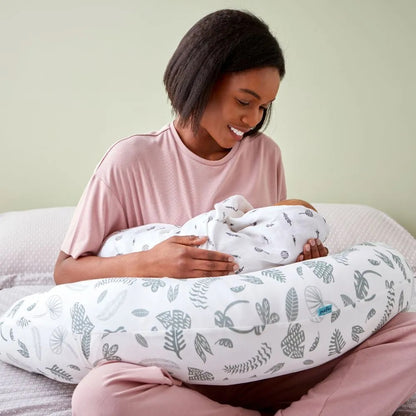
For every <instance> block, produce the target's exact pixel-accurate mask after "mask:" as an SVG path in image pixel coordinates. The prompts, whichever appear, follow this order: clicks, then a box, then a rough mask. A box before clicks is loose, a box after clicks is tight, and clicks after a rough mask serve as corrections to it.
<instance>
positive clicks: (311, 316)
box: [0, 211, 414, 385]
mask: <svg viewBox="0 0 416 416" xmlns="http://www.w3.org/2000/svg"><path fill="white" fill-rule="evenodd" d="M303 212H304V215H303V217H305V218H309V217H308V215H307V214H306V213H305V211H303ZM284 221H285V222H286V223H287V221H286V220H284ZM269 228H273V227H269ZM340 259H341V260H342V261H340ZM369 260H377V261H369ZM392 266H393V267H392ZM413 280H414V279H413V274H412V271H411V270H410V268H409V267H408V265H407V262H406V260H405V259H404V257H403V256H402V255H401V254H400V253H399V252H398V251H397V250H394V249H393V248H390V247H386V246H384V245H382V244H374V243H371V244H368V243H367V244H363V245H356V246H354V247H352V248H351V249H349V250H345V251H343V253H342V254H335V255H332V256H328V257H325V258H321V259H318V260H312V261H311V260H309V261H305V262H301V263H296V264H289V265H285V266H281V267H278V268H271V269H265V270H261V271H258V272H252V273H248V274H244V273H242V274H238V275H232V276H224V277H217V278H201V279H170V278H160V279H159V278H158V279H151V278H136V279H134V278H110V279H102V280H91V281H84V282H82V283H73V284H66V285H60V286H56V287H54V288H53V289H51V290H50V291H48V292H45V293H38V294H35V295H31V296H27V297H25V298H23V299H20V300H19V301H18V302H16V303H15V304H14V305H12V306H11V308H10V309H9V310H8V311H6V313H5V314H4V315H3V316H2V317H0V359H1V360H3V361H5V362H7V363H9V364H12V365H15V366H17V367H20V368H23V369H25V370H27V371H32V372H37V373H40V374H43V375H44V376H46V377H50V378H52V379H55V380H58V381H61V382H65V383H78V382H79V381H80V380H81V379H82V378H83V377H84V376H85V375H86V374H87V373H88V372H89V371H90V370H91V368H93V367H94V366H95V365H97V364H98V363H100V362H103V361H104V362H105V361H109V360H117V361H128V362H131V363H137V364H140V365H156V366H160V367H162V368H164V369H165V370H166V371H168V372H169V373H170V374H172V376H174V377H176V378H178V379H180V380H183V381H185V382H188V383H199V384H215V385H221V384H234V383H244V382H249V381H252V379H253V377H255V378H256V379H258V380H260V379H264V378H269V377H275V376H279V375H283V374H287V373H290V372H295V371H301V370H303V369H306V368H311V367H313V366H317V365H320V364H323V363H325V362H327V361H329V360H332V359H334V358H336V357H339V356H340V355H341V354H344V353H345V352H347V351H349V350H350V349H351V348H354V347H356V346H357V345H358V344H359V343H361V342H363V341H364V340H365V339H367V338H368V337H369V336H370V335H371V334H372V333H374V332H375V331H377V330H378V329H380V328H381V327H382V326H383V325H385V324H386V323H387V322H388V321H389V320H390V319H391V318H392V317H393V316H395V315H396V314H397V313H398V312H400V311H402V310H406V308H407V307H408V305H409V302H410V297H411V293H412V284H413Z"/></svg>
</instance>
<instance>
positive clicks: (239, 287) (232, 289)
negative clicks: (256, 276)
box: [230, 285, 246, 293]
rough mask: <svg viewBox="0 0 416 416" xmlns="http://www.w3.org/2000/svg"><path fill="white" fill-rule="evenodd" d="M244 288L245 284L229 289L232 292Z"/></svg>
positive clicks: (240, 290) (237, 291) (238, 291)
mask: <svg viewBox="0 0 416 416" xmlns="http://www.w3.org/2000/svg"><path fill="white" fill-rule="evenodd" d="M245 288H246V286H245V285H241V286H234V287H231V288H230V290H231V291H232V292H234V293H240V292H242V291H243V290H244V289H245Z"/></svg>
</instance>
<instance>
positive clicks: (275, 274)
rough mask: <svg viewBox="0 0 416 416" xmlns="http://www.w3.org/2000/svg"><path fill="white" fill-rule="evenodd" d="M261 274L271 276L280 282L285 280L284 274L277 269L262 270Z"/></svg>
mask: <svg viewBox="0 0 416 416" xmlns="http://www.w3.org/2000/svg"><path fill="white" fill-rule="evenodd" d="M261 275H262V276H266V277H271V278H272V279H274V280H276V281H277V282H280V283H285V282H286V276H285V274H284V273H283V272H282V271H281V270H279V269H268V270H262V272H261Z"/></svg>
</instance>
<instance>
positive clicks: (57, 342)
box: [49, 326, 68, 354]
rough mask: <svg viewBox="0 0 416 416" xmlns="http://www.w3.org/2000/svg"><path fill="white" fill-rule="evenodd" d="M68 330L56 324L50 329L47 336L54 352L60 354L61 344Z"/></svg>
mask: <svg viewBox="0 0 416 416" xmlns="http://www.w3.org/2000/svg"><path fill="white" fill-rule="evenodd" d="M67 334H68V332H67V330H66V329H65V328H64V327H63V326H58V327H57V328H55V329H54V330H53V331H52V334H51V337H50V338H49V347H50V349H51V351H52V352H53V353H54V354H62V345H63V343H64V341H65V338H66V336H67Z"/></svg>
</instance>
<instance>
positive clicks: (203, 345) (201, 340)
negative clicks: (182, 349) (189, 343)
mask: <svg viewBox="0 0 416 416" xmlns="http://www.w3.org/2000/svg"><path fill="white" fill-rule="evenodd" d="M194 345H195V351H196V352H197V354H198V355H199V357H200V358H201V360H202V361H203V362H204V363H205V362H206V361H207V357H206V355H205V352H207V353H209V354H211V355H213V354H212V351H211V347H210V346H209V343H208V341H207V339H206V338H205V337H204V336H203V335H202V334H199V333H197V334H196V336H195V341H194ZM204 351H205V352H204Z"/></svg>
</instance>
